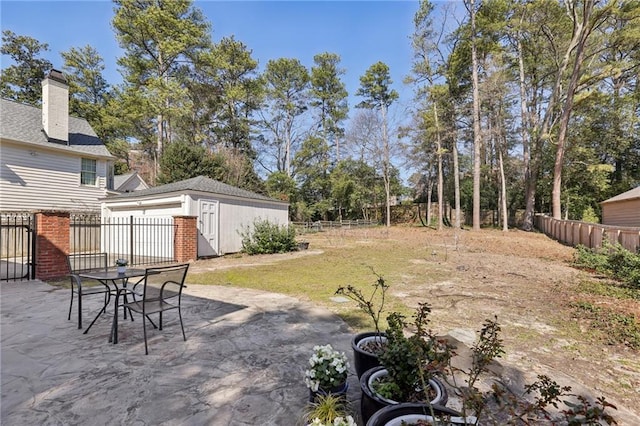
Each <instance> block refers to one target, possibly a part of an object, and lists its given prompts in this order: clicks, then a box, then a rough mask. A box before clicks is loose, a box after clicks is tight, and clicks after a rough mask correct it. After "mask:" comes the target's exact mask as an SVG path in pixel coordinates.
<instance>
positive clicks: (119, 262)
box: [116, 258, 129, 266]
mask: <svg viewBox="0 0 640 426" xmlns="http://www.w3.org/2000/svg"><path fill="white" fill-rule="evenodd" d="M128 264H129V261H128V260H127V259H122V258H120V259H116V266H127V265H128Z"/></svg>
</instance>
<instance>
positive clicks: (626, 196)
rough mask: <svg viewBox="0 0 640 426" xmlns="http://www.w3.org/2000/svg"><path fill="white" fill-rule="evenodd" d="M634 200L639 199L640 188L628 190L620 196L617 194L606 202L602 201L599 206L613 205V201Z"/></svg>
mask: <svg viewBox="0 0 640 426" xmlns="http://www.w3.org/2000/svg"><path fill="white" fill-rule="evenodd" d="M636 198H640V186H638V187H637V188H634V189H630V190H629V191H627V192H623V193H622V194H618V195H616V196H615V197H612V198H609V199H608V200H604V201H602V202H601V203H600V204H605V203H613V202H615V201H629V200H634V199H636Z"/></svg>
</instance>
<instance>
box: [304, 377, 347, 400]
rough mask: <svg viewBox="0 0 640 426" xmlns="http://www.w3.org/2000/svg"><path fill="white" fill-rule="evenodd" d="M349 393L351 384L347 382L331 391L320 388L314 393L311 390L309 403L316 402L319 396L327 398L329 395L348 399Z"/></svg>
mask: <svg viewBox="0 0 640 426" xmlns="http://www.w3.org/2000/svg"><path fill="white" fill-rule="evenodd" d="M348 391H349V383H347V382H345V383H342V384H340V385H338V386H335V387H333V388H331V389H329V390H326V389H323V388H320V389H318V390H317V391H315V392H314V391H312V390H311V389H309V402H316V399H317V398H318V396H327V395H328V394H331V395H334V396H338V397H340V398H345V399H346V397H347V392H348Z"/></svg>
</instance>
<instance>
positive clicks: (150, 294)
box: [142, 263, 189, 300]
mask: <svg viewBox="0 0 640 426" xmlns="http://www.w3.org/2000/svg"><path fill="white" fill-rule="evenodd" d="M188 270H189V264H188V263H185V264H182V265H171V266H159V267H155V268H147V269H146V273H145V277H144V290H143V296H142V298H143V299H145V300H150V299H168V298H171V297H176V296H178V297H180V296H181V295H182V288H183V287H184V280H185V278H186V276H187V271H188Z"/></svg>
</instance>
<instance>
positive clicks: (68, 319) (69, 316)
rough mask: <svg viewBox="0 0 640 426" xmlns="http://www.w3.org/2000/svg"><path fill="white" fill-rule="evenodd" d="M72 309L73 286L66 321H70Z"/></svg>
mask: <svg viewBox="0 0 640 426" xmlns="http://www.w3.org/2000/svg"><path fill="white" fill-rule="evenodd" d="M72 308H73V286H71V301H70V302H69V315H67V321H71V309H72Z"/></svg>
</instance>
